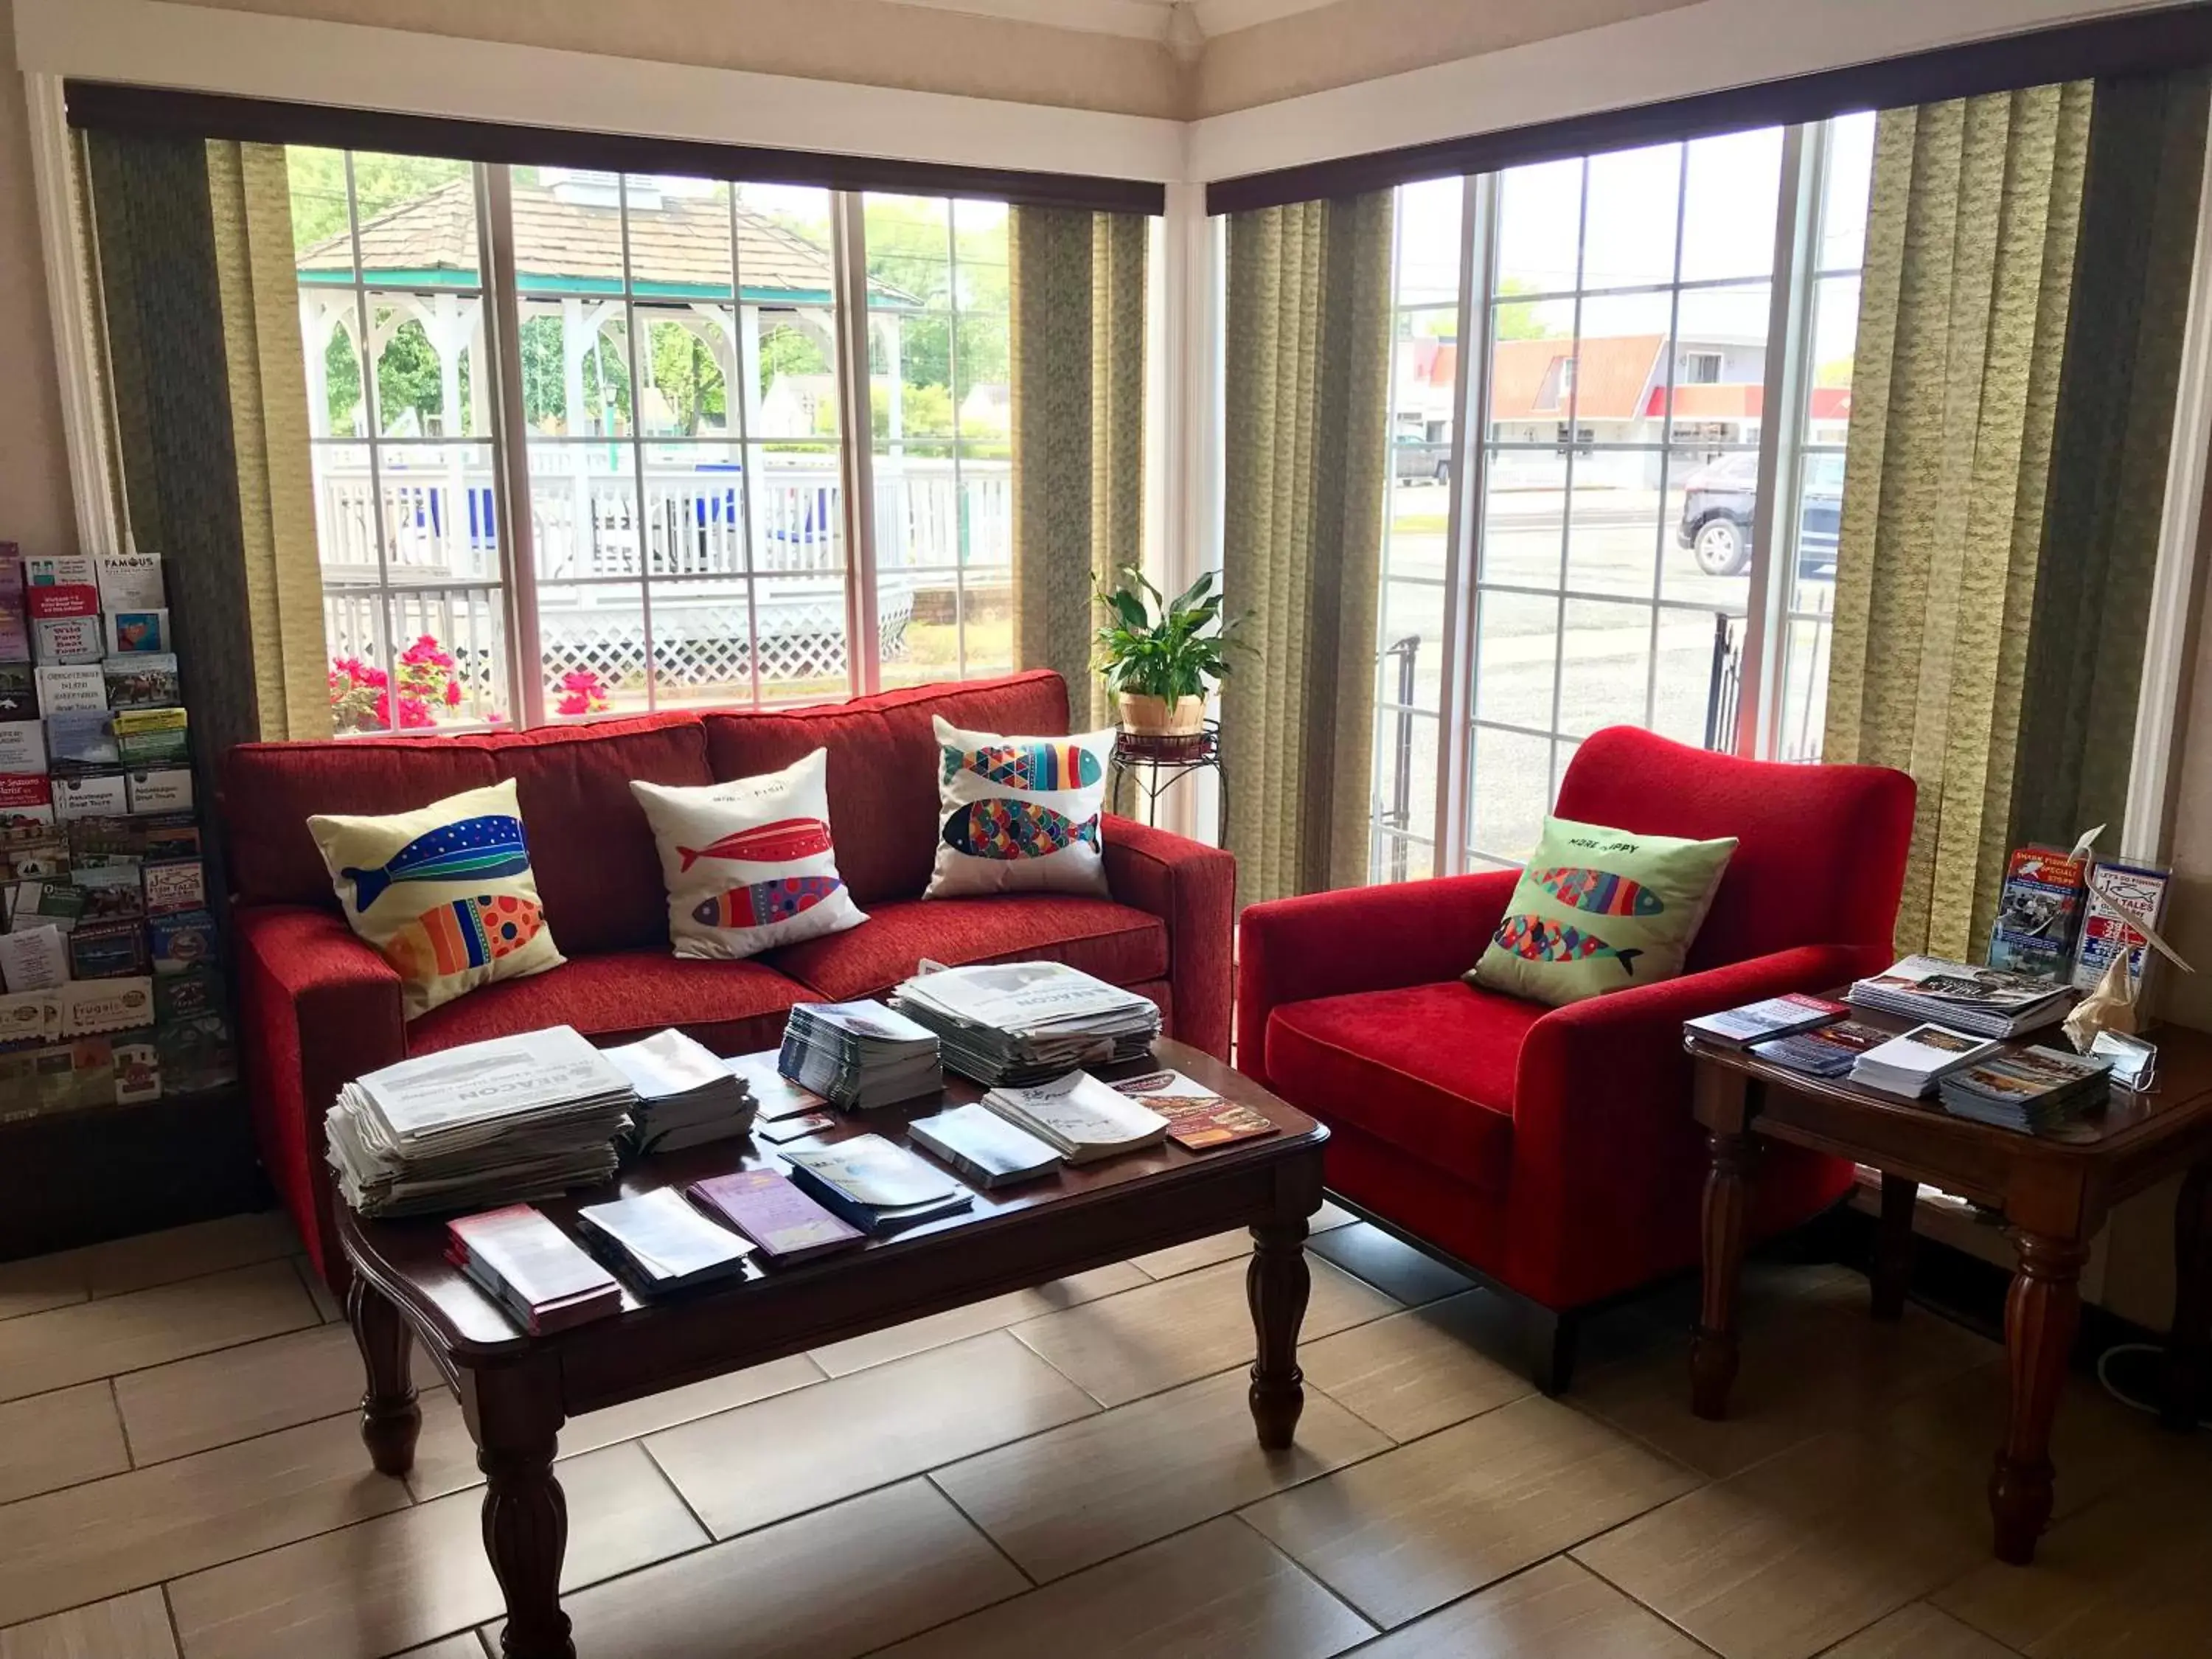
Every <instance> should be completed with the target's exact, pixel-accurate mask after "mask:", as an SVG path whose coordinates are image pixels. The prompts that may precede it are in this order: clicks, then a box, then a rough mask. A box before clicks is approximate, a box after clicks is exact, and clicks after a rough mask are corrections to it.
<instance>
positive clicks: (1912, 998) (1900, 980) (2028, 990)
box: [1850, 957, 2074, 1037]
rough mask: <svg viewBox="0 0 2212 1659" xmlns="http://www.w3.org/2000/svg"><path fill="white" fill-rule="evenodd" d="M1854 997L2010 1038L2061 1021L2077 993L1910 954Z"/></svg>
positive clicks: (1866, 1004) (1861, 984) (1905, 1014)
mask: <svg viewBox="0 0 2212 1659" xmlns="http://www.w3.org/2000/svg"><path fill="white" fill-rule="evenodd" d="M1850 1000H1852V1002H1854V1003H1856V1004H1857V1006H1860V1007H1862V1008H1871V1009H1873V1010H1875V1012H1877V1013H1884V1014H1896V1015H1898V1016H1899V1017H1900V1018H1905V1019H1922V1020H1930V1021H1935V1022H1936V1023H1939V1024H1943V1025H1948V1026H1949V1027H1951V1028H1952V1029H1954V1030H1960V1031H1970V1032H1972V1034H1973V1035H1975V1036H1985V1037H2009V1036H2019V1035H2020V1034H2021V1032H2023V1031H2033V1030H2039V1029H2040V1028H2041V1027H2043V1026H2045V1025H2055V1024H2057V1023H2058V1022H2059V1021H2060V1020H2062V1019H2063V1018H2065V1017H2066V1010H2067V1009H2068V1007H2069V1006H2071V1004H2072V1002H2073V1000H2074V993H2073V991H2072V989H2071V988H2070V987H2067V986H2063V985H2052V984H2051V983H2050V982H2049V981H2046V980H2040V979H2036V978H2033V977H2032V976H2030V975H2026V974H2011V973H2006V972H2004V971H2003V970H2002V969H1995V968H1975V967H1972V966H1970V965H1968V964H1967V963H1963V962H1946V961H1945V960H1943V958H1942V957H1905V960H1904V961H1902V962H1900V963H1897V964H1896V966H1894V967H1893V968H1891V969H1889V970H1888V971H1887V973H1883V974H1879V975H1875V977H1874V978H1872V979H1863V980H1860V981H1857V983H1856V984H1854V985H1853V986H1852V987H1851V989H1850Z"/></svg>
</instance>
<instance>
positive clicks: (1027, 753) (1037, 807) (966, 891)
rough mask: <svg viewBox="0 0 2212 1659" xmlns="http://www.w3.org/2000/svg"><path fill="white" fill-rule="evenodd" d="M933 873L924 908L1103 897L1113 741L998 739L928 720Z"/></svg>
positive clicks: (1098, 736)
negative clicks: (1047, 896) (932, 743)
mask: <svg viewBox="0 0 2212 1659" xmlns="http://www.w3.org/2000/svg"><path fill="white" fill-rule="evenodd" d="M936 726H937V750H938V753H937V762H938V774H937V775H938V780H939V787H938V808H937V811H938V834H937V867H936V869H935V870H934V871H933V872H932V873H931V875H930V878H929V890H928V891H927V892H926V893H924V894H923V895H922V896H923V897H924V898H966V897H969V896H973V895H975V894H981V893H1096V894H1098V895H1100V896H1104V894H1105V892H1106V860H1105V859H1104V857H1103V854H1102V851H1101V848H1102V846H1103V839H1102V832H1101V828H1100V817H1099V811H1100V809H1101V808H1102V807H1103V805H1105V800H1106V763H1107V760H1108V757H1109V756H1111V755H1112V753H1113V750H1114V732H1113V728H1112V727H1110V726H1109V727H1108V728H1107V729H1106V730H1105V731H1103V732H1084V733H1082V734H1080V735H1079V736H1076V737H1064V738H1062V737H1044V738H1006V737H1000V735H999V734H998V733H996V732H963V731H962V730H961V729H960V728H959V727H958V726H954V725H953V724H951V722H950V721H949V720H946V719H945V717H944V716H943V715H942V714H940V715H939V716H938V717H937V722H936Z"/></svg>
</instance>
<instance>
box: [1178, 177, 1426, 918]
mask: <svg viewBox="0 0 2212 1659" xmlns="http://www.w3.org/2000/svg"><path fill="white" fill-rule="evenodd" d="M1391 213H1392V203H1391V197H1390V193H1389V191H1378V192H1376V193H1374V194H1372V195H1367V196H1359V197H1347V198H1345V199H1342V200H1337V201H1329V202H1304V203H1299V204H1295V205H1293V206H1290V207H1282V208H1268V209H1265V210H1261V211H1259V212H1255V213H1243V214H1238V215H1237V216H1234V217H1232V218H1231V220H1230V222H1229V291H1228V307H1227V312H1226V318H1227V325H1228V333H1229V342H1228V352H1229V361H1228V387H1227V408H1228V410H1229V419H1228V432H1227V441H1226V449H1227V462H1226V476H1225V480H1224V497H1225V499H1224V507H1225V539H1224V547H1223V558H1222V564H1223V571H1222V586H1223V587H1224V589H1225V592H1226V594H1227V601H1228V609H1229V610H1230V611H1245V612H1249V615H1250V621H1249V623H1248V625H1247V627H1246V629H1245V630H1244V633H1243V639H1244V640H1245V641H1246V642H1247V643H1248V644H1249V645H1250V646H1251V647H1253V652H1252V654H1250V655H1249V656H1246V657H1243V658H1241V659H1239V660H1238V662H1237V669H1236V673H1235V675H1234V677H1233V678H1231V680H1230V682H1229V684H1228V686H1227V689H1226V690H1225V694H1224V696H1223V698H1222V714H1221V719H1222V742H1223V757H1224V759H1225V762H1226V763H1227V767H1228V772H1229V777H1230V780H1231V791H1230V800H1231V813H1230V821H1229V845H1230V847H1231V849H1232V850H1234V851H1235V853H1236V854H1237V888H1238V891H1239V893H1240V894H1241V896H1243V898H1244V899H1246V900H1247V901H1248V902H1249V901H1251V900H1255V899H1268V898H1275V897H1279V896H1283V895H1285V894H1290V893H1303V892H1312V891H1316V890H1320V889H1322V888H1327V887H1343V886H1349V885H1352V884H1356V883H1358V882H1361V881H1364V879H1365V878H1366V874H1367V860H1368V844H1367V843H1368V835H1369V829H1368V823H1369V796H1370V788H1371V785H1370V775H1369V774H1370V766H1371V763H1372V756H1373V750H1374V741H1375V643H1376V625H1377V623H1376V608H1377V605H1378V599H1377V589H1378V583H1379V580H1380V575H1381V567H1382V556H1383V551H1382V542H1383V495H1384V491H1385V486H1386V474H1387V466H1388V459H1389V456H1388V439H1389V410H1388V407H1387V405H1388V404H1389V368H1390V231H1391Z"/></svg>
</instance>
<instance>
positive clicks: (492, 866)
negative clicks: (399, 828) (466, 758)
mask: <svg viewBox="0 0 2212 1659" xmlns="http://www.w3.org/2000/svg"><path fill="white" fill-rule="evenodd" d="M529 867H530V854H529V851H528V849H527V848H525V847H524V845H523V841H522V820H521V819H520V818H519V817H514V816H513V815H511V814H507V813H488V814H486V815H485V816H483V817H473V818H463V819H462V820H461V821H460V822H459V823H447V824H441V825H440V826H439V827H438V828H437V829H429V830H425V831H424V832H423V833H422V835H419V836H416V837H415V839H414V840H412V841H410V842H408V843H407V844H406V845H405V846H404V847H403V848H400V849H399V850H398V852H397V853H394V854H392V856H391V857H390V858H388V859H386V860H385V861H384V862H383V863H382V864H380V865H378V866H376V867H375V868H374V869H370V870H362V869H356V868H354V867H353V866H347V867H345V868H343V869H342V870H340V871H339V872H338V875H339V877H340V878H341V879H343V880H346V881H349V882H351V883H352V884H353V908H355V909H356V910H366V909H368V908H369V906H371V905H372V904H374V903H375V902H377V900H378V899H380V898H381V897H383V896H384V894H385V891H386V889H388V888H391V887H394V886H397V885H398V884H400V883H401V882H428V881H485V880H489V879H490V878H494V877H497V876H514V875H520V874H521V873H522V872H524V871H525V870H527V869H528V868H529Z"/></svg>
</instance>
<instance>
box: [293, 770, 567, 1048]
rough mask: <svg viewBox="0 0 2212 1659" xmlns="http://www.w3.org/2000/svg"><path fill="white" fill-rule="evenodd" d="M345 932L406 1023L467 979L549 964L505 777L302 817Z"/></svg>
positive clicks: (549, 948)
mask: <svg viewBox="0 0 2212 1659" xmlns="http://www.w3.org/2000/svg"><path fill="white" fill-rule="evenodd" d="M307 832H308V834H309V835H311V836H313V837H314V841H315V845H316V847H317V848H319V850H320V851H321V853H322V855H323V862H324V864H325V866H327V867H328V869H329V870H330V872H331V886H332V888H333V889H335V890H336V891H337V896H338V897H339V899H340V900H341V901H342V902H343V905H344V908H345V916H346V921H347V922H348V923H349V924H350V925H351V927H352V928H353V930H354V932H355V933H357V934H359V935H360V936H361V938H362V939H363V940H365V941H366V942H367V943H368V944H369V945H373V946H374V947H375V948H376V950H377V951H378V952H379V953H380V954H381V955H382V956H383V957H384V959H385V960H386V962H388V963H391V964H392V968H393V969H395V970H396V971H397V972H398V975H399V994H400V1007H401V1009H402V1011H403V1012H404V1014H405V1016H406V1018H409V1019H413V1018H416V1016H417V1015H420V1014H423V1013H427V1012H428V1011H429V1010H431V1009H433V1008H435V1007H437V1006H440V1005H441V1004H442V1003H447V1002H451V1001H452V1000H453V999H454V998H455V997H458V996H460V995H463V994H465V993H466V992H469V991H472V990H474V989H475V988H476V987H477V986H479V985H489V984H491V983H493V982H494V981H499V980H507V979H515V978H519V977H520V976H521V975H526V974H537V973H543V972H544V970H545V969H548V968H557V967H559V966H560V965H561V963H562V955H561V952H560V951H558V950H557V949H556V948H555V945H554V943H553V933H552V929H551V928H550V927H548V926H547V924H546V921H545V913H544V909H543V908H541V902H540V900H539V898H538V882H537V878H536V877H535V875H534V874H533V873H532V870H531V867H530V851H529V846H528V843H527V842H526V839H525V836H524V835H523V824H522V813H521V811H520V808H519V807H518V805H517V804H516V797H515V787H514V784H513V781H512V780H510V781H507V782H505V783H495V784H491V785H489V786H487V787H484V788H482V789H470V790H465V791H464V792H463V793H460V794H458V795H450V796H448V797H447V799H444V800H441V801H436V802H434V803H433V804H432V805H428V806H425V807H421V808H418V809H416V811H411V812H394V813H390V814H386V815H383V816H380V817H349V816H348V817H341V816H338V815H336V814H329V815H318V816H317V817H311V818H309V819H308V820H307Z"/></svg>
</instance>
